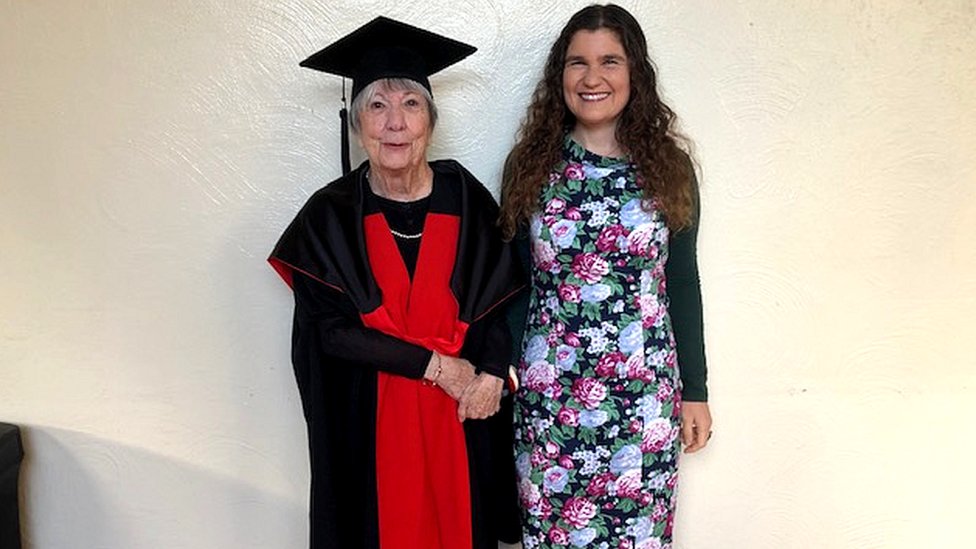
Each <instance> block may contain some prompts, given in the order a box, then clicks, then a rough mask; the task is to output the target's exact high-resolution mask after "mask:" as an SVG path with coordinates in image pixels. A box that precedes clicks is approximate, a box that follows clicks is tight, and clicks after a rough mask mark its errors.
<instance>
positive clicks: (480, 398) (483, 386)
mask: <svg viewBox="0 0 976 549" xmlns="http://www.w3.org/2000/svg"><path fill="white" fill-rule="evenodd" d="M503 383H504V382H503V381H502V379H501V378H499V377H495V376H493V375H491V374H486V373H480V374H478V376H477V377H475V378H474V381H472V382H471V383H470V384H469V385H468V386H467V388H465V389H464V394H462V395H461V399H460V401H459V404H458V421H464V420H465V419H485V418H488V417H491V416H493V415H495V413H496V412H498V409H499V408H500V407H501V399H502V384H503Z"/></svg>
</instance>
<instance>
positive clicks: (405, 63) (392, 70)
mask: <svg viewBox="0 0 976 549" xmlns="http://www.w3.org/2000/svg"><path fill="white" fill-rule="evenodd" d="M476 50H477V48H475V47H474V46H470V45H468V44H465V43H463V42H458V41H457V40H452V39H450V38H447V37H445V36H441V35H439V34H436V33H433V32H430V31H428V30H424V29H421V28H418V27H414V26H412V25H408V24H406V23H401V22H400V21H394V20H393V19H390V18H388V17H377V18H376V19H373V20H372V21H370V22H369V23H366V24H365V25H363V26H361V27H359V28H358V29H356V30H354V31H352V32H351V33H349V34H347V35H346V36H344V37H342V38H340V39H339V40H337V41H335V42H333V43H332V44H330V45H329V46H327V47H326V48H325V49H322V50H320V51H318V52H316V53H314V54H312V55H311V56H309V58H308V59H306V60H304V61H302V62H301V63H299V64H300V65H301V66H302V67H306V68H309V69H315V70H317V71H323V72H327V73H330V74H336V75H339V76H342V77H345V78H351V79H352V97H356V96H357V95H358V94H359V92H361V91H362V90H363V88H365V87H366V86H368V85H369V84H371V83H372V82H375V81H376V80H379V79H381V78H407V79H409V80H413V81H415V82H418V83H419V84H421V85H422V86H423V87H425V88H427V91H431V88H430V81H429V80H428V77H429V76H430V75H432V74H434V73H436V72H438V71H440V70H442V69H444V68H447V67H449V66H451V65H453V64H454V63H457V62H458V61H460V60H462V59H464V58H465V57H467V56H469V55H471V54H472V53H474V52H475V51H476ZM343 99H345V98H344V97H343ZM340 117H342V132H343V153H342V156H343V158H342V161H343V173H348V171H349V168H348V163H349V161H348V157H349V153H348V147H349V145H348V139H349V138H348V134H347V129H346V114H345V108H343V110H342V112H340Z"/></svg>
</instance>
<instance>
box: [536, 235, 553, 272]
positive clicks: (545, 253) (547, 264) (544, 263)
mask: <svg viewBox="0 0 976 549" xmlns="http://www.w3.org/2000/svg"><path fill="white" fill-rule="evenodd" d="M532 259H534V260H535V266H536V267H538V268H539V269H541V270H543V271H549V270H551V269H552V267H553V266H554V265H555V264H556V250H554V249H553V248H552V246H550V245H549V243H548V242H542V241H540V242H536V243H535V244H533V245H532Z"/></svg>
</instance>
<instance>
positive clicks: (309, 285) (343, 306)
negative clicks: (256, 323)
mask: <svg viewBox="0 0 976 549" xmlns="http://www.w3.org/2000/svg"><path fill="white" fill-rule="evenodd" d="M293 285H294V292H295V326H296V330H300V331H301V332H303V334H301V336H302V338H303V339H304V338H308V337H312V338H314V341H313V342H311V343H312V344H314V345H315V346H316V347H317V349H318V350H319V354H321V355H322V356H323V358H332V359H335V360H337V361H338V362H339V363H342V364H346V365H351V366H357V367H362V368H371V369H375V370H379V371H383V372H387V373H390V374H395V375H400V376H404V377H409V378H413V379H420V378H421V377H423V375H424V371H425V370H426V368H427V364H428V362H429V361H430V357H431V351H430V350H429V349H425V348H423V347H421V346H419V345H415V344H413V343H409V342H406V341H403V340H401V339H397V338H395V337H393V336H390V335H387V334H384V333H383V332H380V331H378V330H374V329H372V328H367V327H366V326H364V325H363V322H362V320H361V319H360V318H359V313H358V311H356V308H355V306H354V305H353V303H352V301H351V300H350V299H349V298H348V297H347V296H346V295H345V294H343V293H341V292H339V291H338V290H335V289H333V288H330V287H328V286H326V285H324V284H320V283H318V282H316V281H315V280H313V279H311V278H309V277H307V276H305V275H303V274H302V273H300V272H298V271H296V272H295V273H294V278H293ZM296 337H299V334H296ZM295 347H296V349H295V352H302V349H300V348H299V347H302V346H301V345H295Z"/></svg>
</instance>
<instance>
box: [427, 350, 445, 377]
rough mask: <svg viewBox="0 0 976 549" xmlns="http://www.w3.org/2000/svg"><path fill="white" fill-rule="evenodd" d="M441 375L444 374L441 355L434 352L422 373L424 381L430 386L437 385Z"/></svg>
mask: <svg viewBox="0 0 976 549" xmlns="http://www.w3.org/2000/svg"><path fill="white" fill-rule="evenodd" d="M442 373H444V363H443V361H442V360H441V355H439V354H437V352H436V351H435V352H433V353H431V355H430V363H429V364H428V365H427V371H426V372H424V381H425V382H427V383H428V384H430V385H437V380H439V379H440V377H441V374H442Z"/></svg>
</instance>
